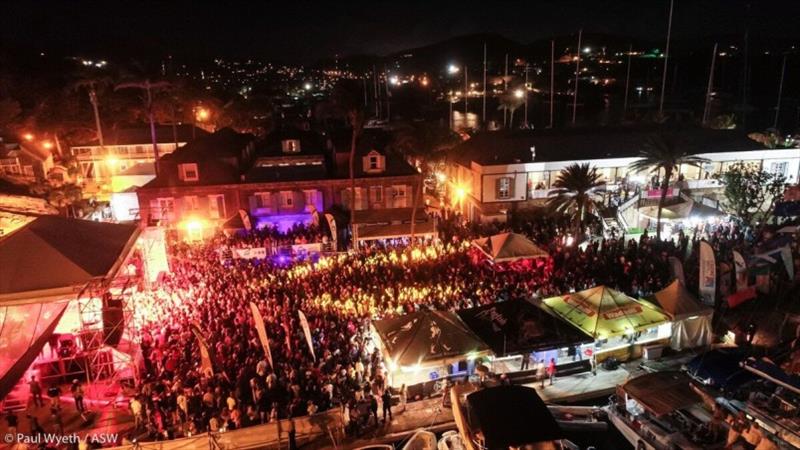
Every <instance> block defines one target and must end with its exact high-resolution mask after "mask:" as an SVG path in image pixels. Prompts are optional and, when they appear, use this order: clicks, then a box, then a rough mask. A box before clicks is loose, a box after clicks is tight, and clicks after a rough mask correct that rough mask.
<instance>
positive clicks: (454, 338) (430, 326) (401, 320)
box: [372, 311, 488, 366]
mask: <svg viewBox="0 0 800 450" xmlns="http://www.w3.org/2000/svg"><path fill="white" fill-rule="evenodd" d="M372 324H373V326H374V327H375V331H377V333H378V335H379V337H380V339H381V341H382V342H383V345H384V347H385V348H386V351H387V352H388V354H387V355H385V356H387V357H389V358H390V359H391V360H392V361H393V362H394V363H395V364H397V365H398V366H413V365H416V364H425V363H427V362H432V361H440V360H442V359H448V358H452V357H461V356H466V355H468V354H474V355H477V354H480V353H485V352H486V351H487V350H488V346H487V345H486V344H485V343H484V342H483V341H481V340H480V338H478V337H477V336H476V335H475V334H474V333H473V332H472V331H470V330H469V328H467V326H466V325H464V323H463V322H461V319H459V318H458V316H457V315H456V314H455V313H452V312H449V311H419V312H415V313H411V314H406V315H403V316H400V317H395V318H391V319H383V320H378V321H375V322H373V323H372Z"/></svg>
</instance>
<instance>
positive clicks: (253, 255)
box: [231, 247, 267, 259]
mask: <svg viewBox="0 0 800 450" xmlns="http://www.w3.org/2000/svg"><path fill="white" fill-rule="evenodd" d="M231 253H232V254H233V257H234V258H236V259H264V258H266V257H267V249H266V248H264V247H253V248H234V249H232V252H231Z"/></svg>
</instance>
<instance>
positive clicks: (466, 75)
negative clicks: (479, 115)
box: [464, 64, 469, 127]
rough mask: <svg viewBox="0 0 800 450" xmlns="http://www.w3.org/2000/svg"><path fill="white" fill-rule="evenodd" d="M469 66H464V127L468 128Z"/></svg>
mask: <svg viewBox="0 0 800 450" xmlns="http://www.w3.org/2000/svg"><path fill="white" fill-rule="evenodd" d="M468 77H469V75H468V74H467V65H466V64H464V127H466V126H467V112H468V111H467V110H468V109H469V103H467V101H468V100H469V83H468Z"/></svg>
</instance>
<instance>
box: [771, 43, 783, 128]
mask: <svg viewBox="0 0 800 450" xmlns="http://www.w3.org/2000/svg"><path fill="white" fill-rule="evenodd" d="M785 75H786V54H785V53H784V54H783V66H782V67H781V82H780V84H778V104H777V105H775V121H774V122H773V123H772V128H775V129H777V128H778V117H780V115H781V97H783V78H784V76H785Z"/></svg>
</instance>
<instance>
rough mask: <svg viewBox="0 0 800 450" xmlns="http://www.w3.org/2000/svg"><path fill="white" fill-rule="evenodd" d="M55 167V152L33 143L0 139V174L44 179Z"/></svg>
mask: <svg viewBox="0 0 800 450" xmlns="http://www.w3.org/2000/svg"><path fill="white" fill-rule="evenodd" d="M52 169H53V154H52V153H51V152H50V151H49V150H46V149H44V148H40V147H37V146H35V145H34V144H31V143H24V142H5V141H3V139H0V174H5V175H8V176H12V177H20V178H27V179H30V180H44V179H46V178H47V175H48V174H49V173H50V170H52Z"/></svg>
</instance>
